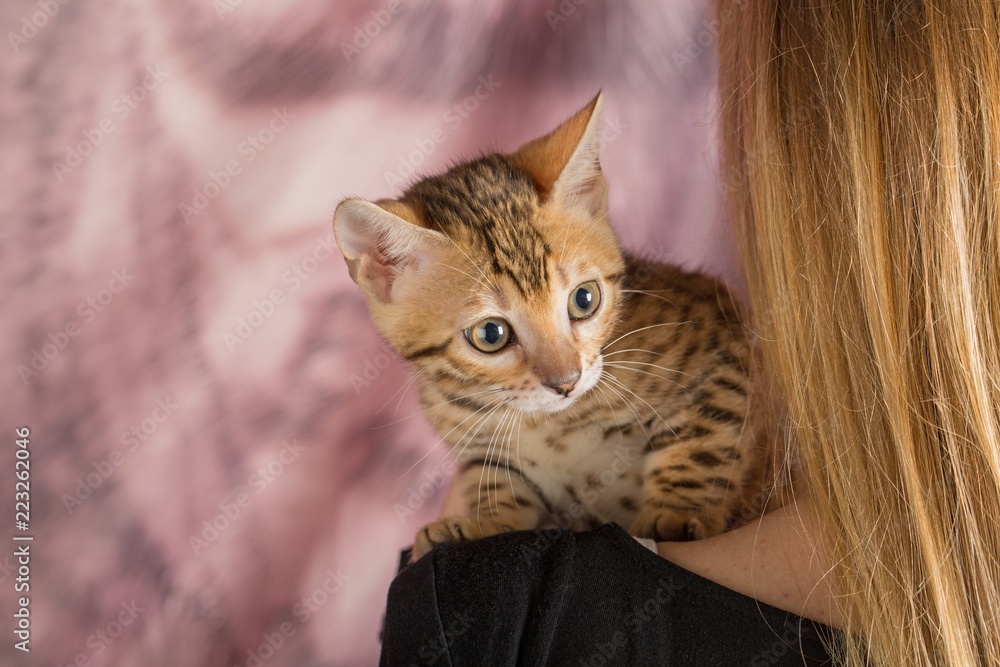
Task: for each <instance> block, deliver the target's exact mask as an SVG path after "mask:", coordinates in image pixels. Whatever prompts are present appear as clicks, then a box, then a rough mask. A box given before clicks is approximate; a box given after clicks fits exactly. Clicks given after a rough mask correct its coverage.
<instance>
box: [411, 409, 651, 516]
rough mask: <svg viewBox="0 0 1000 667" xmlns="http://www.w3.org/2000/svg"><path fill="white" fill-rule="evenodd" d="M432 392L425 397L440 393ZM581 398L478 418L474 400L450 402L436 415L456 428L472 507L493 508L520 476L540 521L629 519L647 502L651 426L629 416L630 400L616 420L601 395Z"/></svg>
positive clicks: (441, 424)
mask: <svg viewBox="0 0 1000 667" xmlns="http://www.w3.org/2000/svg"><path fill="white" fill-rule="evenodd" d="M432 393H433V392H428V393H426V394H425V401H429V400H435V398H436V397H435V398H432V397H431V394H432ZM583 398H584V399H591V400H581V401H580V405H579V406H578V407H577V406H574V407H573V408H571V409H569V410H567V411H566V413H565V414H562V413H557V414H554V415H545V416H543V417H542V418H538V417H530V416H528V415H521V414H519V413H517V411H516V410H515V409H513V408H511V409H509V411H507V412H505V411H504V410H503V409H501V410H497V411H496V412H495V413H493V414H492V415H491V416H490V417H488V418H485V419H482V420H481V421H478V422H477V420H476V408H472V409H469V408H466V407H452V408H450V409H449V410H447V411H442V412H440V413H438V418H437V419H432V421H433V422H434V425H435V427H436V428H437V430H438V431H439V432H440V433H442V434H445V433H448V432H449V431H452V433H451V435H449V436H448V437H447V438H445V441H446V442H447V443H448V445H449V447H450V448H453V450H454V451H455V452H456V453H457V452H459V451H461V454H460V456H459V464H460V466H459V470H461V471H463V473H464V474H461V475H460V476H459V481H458V482H457V483H460V484H464V485H465V488H464V489H463V491H464V493H465V496H466V498H468V499H469V501H471V503H472V507H471V508H470V510H471V512H472V513H473V514H474V515H475V514H483V515H488V514H490V513H492V512H493V511H494V509H495V507H496V506H497V504H498V503H499V502H502V500H503V494H502V490H507V489H509V488H510V485H511V483H512V482H514V481H520V482H523V483H525V484H526V485H527V486H528V487H529V488H531V489H533V490H535V492H536V496H538V497H539V500H540V502H541V504H542V506H543V509H544V512H543V519H542V523H541V524H540V527H548V526H559V527H562V528H569V529H573V530H584V529H588V528H593V527H596V526H598V525H601V524H603V523H607V522H612V521H613V522H616V523H619V524H621V525H623V526H627V525H629V523H630V522H631V521H632V519H633V518H634V515H635V513H636V511H637V510H638V508H639V504H640V502H641V496H642V484H643V467H644V463H645V455H644V452H643V450H644V448H645V447H646V445H647V443H648V439H649V438H648V433H647V431H646V430H645V429H644V428H643V425H642V424H641V423H640V422H638V421H635V420H634V418H632V419H624V417H625V414H627V413H628V409H627V408H625V407H624V406H619V408H620V411H621V412H624V413H625V414H618V415H614V416H616V417H617V418H618V419H617V421H616V420H615V419H614V418H613V417H614V416H613V415H612V413H611V411H610V408H609V406H608V405H603V402H602V401H601V399H600V397H599V396H597V395H595V396H593V397H590V396H585V397H583ZM440 402H441V401H437V403H438V404H439V403H440ZM431 404H432V405H433V403H431ZM602 405H603V409H600V408H601V407H602ZM616 411H617V410H616ZM484 412H488V410H486V411H484ZM480 414H482V413H480ZM458 424H462V426H459V427H458V428H455V426H456V425H458ZM473 424H474V426H471V430H469V429H467V428H466V427H469V426H470V425H473ZM452 429H454V430H452ZM521 500H522V502H523V499H521Z"/></svg>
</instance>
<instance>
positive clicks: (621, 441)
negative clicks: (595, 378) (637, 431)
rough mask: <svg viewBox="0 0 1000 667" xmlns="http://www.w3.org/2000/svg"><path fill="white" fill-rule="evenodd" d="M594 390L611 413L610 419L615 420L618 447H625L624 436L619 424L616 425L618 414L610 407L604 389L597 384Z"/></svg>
mask: <svg viewBox="0 0 1000 667" xmlns="http://www.w3.org/2000/svg"><path fill="white" fill-rule="evenodd" d="M594 388H595V389H597V391H598V394H597V395H598V396H600V397H601V398H603V399H604V402H605V403H606V404H607V406H608V410H610V411H611V418H612V419H614V420H615V426H616V427H618V446H619V447H623V446H624V445H625V434H624V433H622V427H621V424H619V423H618V413H617V412H615V409H614V408H613V407H612V406H611V401H610V400H608V396H607V394H606V393H604V388H603V387H601V386H600V384H599V383H598V384H597V385H596V386H595V387H594Z"/></svg>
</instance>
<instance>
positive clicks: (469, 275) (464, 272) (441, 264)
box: [438, 248, 493, 289]
mask: <svg viewBox="0 0 1000 667" xmlns="http://www.w3.org/2000/svg"><path fill="white" fill-rule="evenodd" d="M459 250H461V248H459ZM438 266H443V267H445V268H446V269H451V270H452V271H458V272H459V273H461V274H464V275H466V276H468V277H470V278H472V279H473V280H475V281H476V282H477V283H479V284H480V285H482V286H483V287H485V288H488V289H493V287H492V286H491V284H490V283H488V282H483V281H482V280H481V279H479V278H477V277H475V276H474V275H472V274H471V273H469V272H468V271H463V270H462V269H460V268H458V267H457V266H452V265H451V264H445V263H444V262H441V263H440V264H438ZM480 271H482V269H480ZM483 277H484V278H485V277H486V276H485V275H484V276H483Z"/></svg>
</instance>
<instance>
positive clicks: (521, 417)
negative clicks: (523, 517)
mask: <svg viewBox="0 0 1000 667" xmlns="http://www.w3.org/2000/svg"><path fill="white" fill-rule="evenodd" d="M522 425H524V412H523V411H521V410H518V412H517V445H516V446H515V449H514V454H515V456H516V458H517V473H518V475H519V476H520V477H521V483H522V484H523V483H524V467H522V466H521V426H522ZM507 456H508V460H510V459H509V457H510V450H509V449H508V450H507ZM507 474H508V475H510V469H509V468H508V470H507ZM514 506H515V507H517V509H518V510H520V509H521V506H520V505H519V504H518V502H517V494H515V495H514Z"/></svg>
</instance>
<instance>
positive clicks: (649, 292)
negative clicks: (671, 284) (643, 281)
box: [622, 289, 677, 306]
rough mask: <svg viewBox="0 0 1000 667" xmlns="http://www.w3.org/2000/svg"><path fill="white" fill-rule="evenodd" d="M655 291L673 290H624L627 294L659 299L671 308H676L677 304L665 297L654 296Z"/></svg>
mask: <svg viewBox="0 0 1000 667" xmlns="http://www.w3.org/2000/svg"><path fill="white" fill-rule="evenodd" d="M654 291H662V292H670V291H672V290H643V289H623V290H622V292H627V293H629V294H643V295H645V296H651V297H653V298H654V299H659V300H660V301H665V302H667V303H669V304H670V305H671V306H676V305H677V304H676V303H674V302H673V301H671V300H670V299H668V298H667V297H665V296H660V295H659V294H653V292H654Z"/></svg>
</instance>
